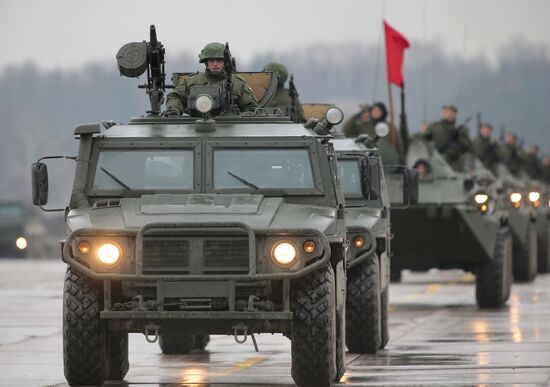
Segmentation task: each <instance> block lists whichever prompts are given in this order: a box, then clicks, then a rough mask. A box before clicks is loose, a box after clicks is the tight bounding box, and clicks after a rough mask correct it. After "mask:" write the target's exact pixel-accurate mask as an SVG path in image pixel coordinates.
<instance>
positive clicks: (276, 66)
mask: <svg viewBox="0 0 550 387" xmlns="http://www.w3.org/2000/svg"><path fill="white" fill-rule="evenodd" d="M264 71H273V72H274V73H275V74H277V82H278V83H279V85H281V86H282V85H284V84H285V82H286V80H287V79H288V69H287V68H286V67H285V65H283V64H281V63H278V62H269V63H268V64H266V65H265V66H264Z"/></svg>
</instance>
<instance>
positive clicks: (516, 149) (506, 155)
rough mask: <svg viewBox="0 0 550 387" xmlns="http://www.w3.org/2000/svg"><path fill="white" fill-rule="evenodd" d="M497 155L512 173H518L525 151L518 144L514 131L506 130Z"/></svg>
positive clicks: (522, 164) (521, 166) (523, 160)
mask: <svg viewBox="0 0 550 387" xmlns="http://www.w3.org/2000/svg"><path fill="white" fill-rule="evenodd" d="M499 157H500V159H501V160H502V162H503V163H504V165H506V167H507V168H508V169H509V170H510V172H512V174H514V175H516V176H517V175H519V173H520V172H521V170H522V168H523V166H524V163H525V153H524V151H523V149H521V148H520V146H519V145H518V137H517V136H516V134H515V133H512V132H506V134H505V135H504V144H502V145H501V146H500V148H499Z"/></svg>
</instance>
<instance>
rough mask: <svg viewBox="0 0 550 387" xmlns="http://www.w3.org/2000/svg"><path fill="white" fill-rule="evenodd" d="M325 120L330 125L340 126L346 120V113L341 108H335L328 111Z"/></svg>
mask: <svg viewBox="0 0 550 387" xmlns="http://www.w3.org/2000/svg"><path fill="white" fill-rule="evenodd" d="M325 118H326V119H327V121H328V123H329V124H331V125H338V124H339V123H340V122H342V121H343V120H344V112H342V110H341V109H340V108H337V107H336V106H333V107H331V108H330V109H328V110H327V113H326V114H325Z"/></svg>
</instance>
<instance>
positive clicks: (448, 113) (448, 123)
mask: <svg viewBox="0 0 550 387" xmlns="http://www.w3.org/2000/svg"><path fill="white" fill-rule="evenodd" d="M457 113H458V109H457V108H456V106H454V105H443V108H442V111H441V120H439V121H437V122H434V123H432V124H430V125H429V126H428V127H427V128H426V131H425V133H424V134H423V137H424V138H426V139H428V140H433V142H434V143H435V146H436V148H437V150H438V151H439V153H441V154H442V155H443V157H445V159H446V160H447V162H448V163H449V164H450V165H451V167H453V168H454V169H460V156H461V155H462V154H464V153H467V152H470V151H471V149H472V143H471V142H470V138H469V137H468V130H467V128H466V127H464V126H460V127H457V126H456V114H457Z"/></svg>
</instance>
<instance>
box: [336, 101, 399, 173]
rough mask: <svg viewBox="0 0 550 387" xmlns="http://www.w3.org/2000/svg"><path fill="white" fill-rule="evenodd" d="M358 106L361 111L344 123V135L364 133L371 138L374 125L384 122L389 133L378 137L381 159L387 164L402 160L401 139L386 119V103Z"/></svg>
mask: <svg viewBox="0 0 550 387" xmlns="http://www.w3.org/2000/svg"><path fill="white" fill-rule="evenodd" d="M359 107H360V108H361V111H360V112H359V113H357V114H356V115H354V116H352V117H351V118H350V119H349V120H348V121H347V122H346V123H345V124H344V135H345V136H346V137H358V136H360V135H364V134H366V135H368V137H369V138H370V139H373V138H375V137H376V131H375V127H376V125H377V124H380V123H384V124H386V125H388V126H389V127H390V135H389V136H388V137H384V138H381V139H379V140H378V142H377V146H378V148H379V149H380V155H381V156H382V161H383V162H384V163H385V164H388V165H389V164H396V163H399V162H402V159H403V156H404V155H403V153H404V152H403V141H402V139H401V137H400V136H399V135H398V134H397V130H396V129H395V127H392V126H391V125H390V124H389V123H388V122H387V121H386V119H387V117H388V110H387V109H386V105H385V104H384V103H383V102H376V103H374V104H373V105H372V106H369V105H359Z"/></svg>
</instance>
